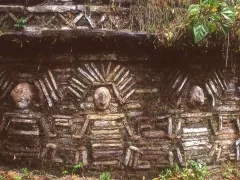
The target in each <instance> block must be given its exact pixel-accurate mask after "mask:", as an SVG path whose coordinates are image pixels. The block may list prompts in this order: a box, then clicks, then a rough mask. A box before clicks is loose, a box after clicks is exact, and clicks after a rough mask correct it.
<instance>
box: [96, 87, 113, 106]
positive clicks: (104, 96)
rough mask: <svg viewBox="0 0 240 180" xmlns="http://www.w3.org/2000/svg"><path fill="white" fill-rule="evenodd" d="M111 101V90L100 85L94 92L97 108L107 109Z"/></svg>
mask: <svg viewBox="0 0 240 180" xmlns="http://www.w3.org/2000/svg"><path fill="white" fill-rule="evenodd" d="M110 101H111V94H110V92H109V90H108V89H107V88H105V87H100V88H98V89H96V90H95V93H94V103H95V105H96V107H97V109H100V110H106V109H107V108H108V107H109V105H110Z"/></svg>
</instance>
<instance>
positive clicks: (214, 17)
mask: <svg viewBox="0 0 240 180" xmlns="http://www.w3.org/2000/svg"><path fill="white" fill-rule="evenodd" d="M209 18H210V19H211V20H212V21H215V22H219V21H221V16H220V15H219V14H218V13H212V14H211V15H210V17H209Z"/></svg>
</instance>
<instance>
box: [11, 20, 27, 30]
mask: <svg viewBox="0 0 240 180" xmlns="http://www.w3.org/2000/svg"><path fill="white" fill-rule="evenodd" d="M26 23H27V20H26V19H25V18H20V19H18V20H17V22H16V23H15V25H14V26H15V27H16V28H24V27H25V26H26Z"/></svg>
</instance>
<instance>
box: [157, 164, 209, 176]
mask: <svg viewBox="0 0 240 180" xmlns="http://www.w3.org/2000/svg"><path fill="white" fill-rule="evenodd" d="M207 176H208V171H207V167H206V166H205V165H204V164H201V163H198V162H195V161H189V162H188V166H187V167H186V168H183V169H180V168H179V167H178V166H177V165H175V166H174V167H173V168H171V169H166V170H164V171H163V172H162V173H161V174H160V175H159V177H158V178H155V179H153V180H168V179H181V180H194V179H198V180H205V179H206V178H207Z"/></svg>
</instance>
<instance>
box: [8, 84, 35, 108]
mask: <svg viewBox="0 0 240 180" xmlns="http://www.w3.org/2000/svg"><path fill="white" fill-rule="evenodd" d="M11 96H12V98H13V101H14V102H15V103H16V106H17V107H18V108H20V109H26V108H28V107H29V106H30V105H31V102H32V99H33V90H32V87H31V86H30V85H29V84H28V83H21V84H18V85H17V86H16V87H15V88H14V89H13V90H12V92H11Z"/></svg>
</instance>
